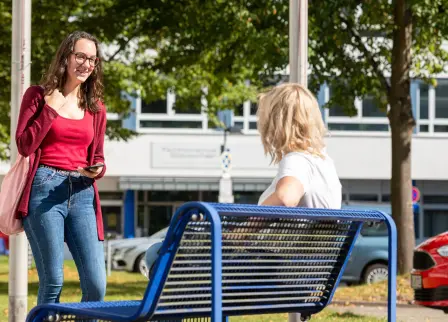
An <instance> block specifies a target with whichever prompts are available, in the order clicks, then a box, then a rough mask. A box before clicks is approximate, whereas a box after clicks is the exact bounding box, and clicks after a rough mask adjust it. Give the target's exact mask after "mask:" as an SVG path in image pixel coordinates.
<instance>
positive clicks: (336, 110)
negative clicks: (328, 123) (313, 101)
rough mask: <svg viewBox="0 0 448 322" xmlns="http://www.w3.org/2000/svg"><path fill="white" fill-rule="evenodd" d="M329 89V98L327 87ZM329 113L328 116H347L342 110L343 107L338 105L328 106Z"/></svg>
mask: <svg viewBox="0 0 448 322" xmlns="http://www.w3.org/2000/svg"><path fill="white" fill-rule="evenodd" d="M328 91H329V95H328V96H329V98H331V87H329V88H328ZM329 113H330V116H347V114H346V113H345V112H344V108H343V107H342V106H339V105H334V106H330V107H329Z"/></svg>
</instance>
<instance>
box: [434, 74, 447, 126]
mask: <svg viewBox="0 0 448 322" xmlns="http://www.w3.org/2000/svg"><path fill="white" fill-rule="evenodd" d="M436 118H448V79H439V80H438V85H437V87H436Z"/></svg>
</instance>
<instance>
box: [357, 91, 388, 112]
mask: <svg viewBox="0 0 448 322" xmlns="http://www.w3.org/2000/svg"><path fill="white" fill-rule="evenodd" d="M362 116H363V117H386V116H387V115H386V111H383V110H381V109H380V108H379V107H378V106H377V104H376V102H375V99H374V97H373V96H370V95H368V96H366V97H364V99H363V101H362Z"/></svg>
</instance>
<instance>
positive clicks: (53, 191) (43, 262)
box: [23, 167, 106, 304]
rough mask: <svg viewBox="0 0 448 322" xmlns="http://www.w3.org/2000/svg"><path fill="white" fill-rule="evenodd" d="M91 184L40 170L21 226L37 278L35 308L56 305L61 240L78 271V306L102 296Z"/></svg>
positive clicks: (100, 257)
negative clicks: (43, 305)
mask: <svg viewBox="0 0 448 322" xmlns="http://www.w3.org/2000/svg"><path fill="white" fill-rule="evenodd" d="M92 184H93V179H90V178H87V177H84V176H80V175H77V174H73V173H71V174H62V173H60V172H57V171H56V170H54V169H50V168H44V167H40V168H39V169H38V170H37V173H36V175H35V177H34V180H33V184H32V188H31V196H30V202H29V210H28V216H26V217H24V219H23V226H24V229H25V233H26V235H27V237H28V240H29V243H30V246H31V250H32V252H33V256H34V260H35V262H36V267H37V272H38V275H39V292H38V296H37V304H42V303H57V302H59V297H60V294H61V290H62V284H63V282H64V275H63V263H64V240H65V242H66V243H67V245H68V247H69V249H70V252H71V253H72V256H73V259H74V260H75V263H76V267H77V269H78V273H79V277H80V282H81V290H82V299H81V300H82V301H102V300H103V299H104V295H105V293H106V270H105V263H104V248H103V242H101V241H99V240H98V233H97V226H96V217H95V207H94V191H93V185H92Z"/></svg>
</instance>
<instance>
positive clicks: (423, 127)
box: [419, 125, 429, 132]
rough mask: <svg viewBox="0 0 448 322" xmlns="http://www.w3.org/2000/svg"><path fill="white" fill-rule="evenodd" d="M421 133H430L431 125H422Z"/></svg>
mask: <svg viewBox="0 0 448 322" xmlns="http://www.w3.org/2000/svg"><path fill="white" fill-rule="evenodd" d="M419 130H420V132H429V125H420V128H419Z"/></svg>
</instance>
